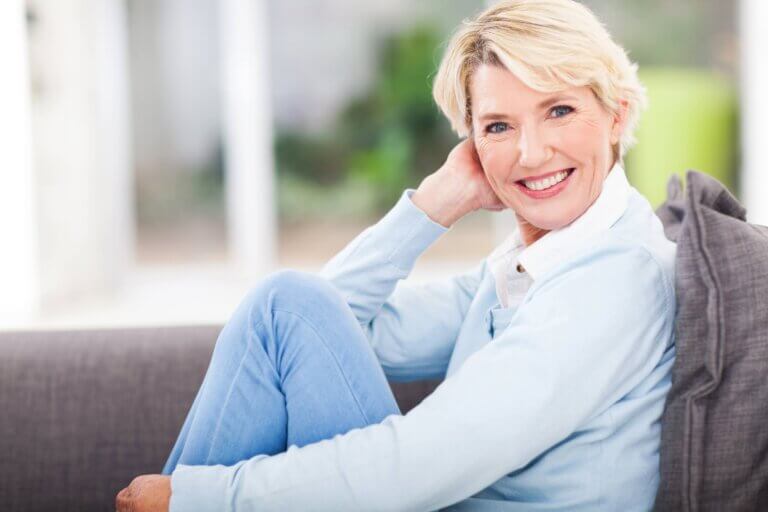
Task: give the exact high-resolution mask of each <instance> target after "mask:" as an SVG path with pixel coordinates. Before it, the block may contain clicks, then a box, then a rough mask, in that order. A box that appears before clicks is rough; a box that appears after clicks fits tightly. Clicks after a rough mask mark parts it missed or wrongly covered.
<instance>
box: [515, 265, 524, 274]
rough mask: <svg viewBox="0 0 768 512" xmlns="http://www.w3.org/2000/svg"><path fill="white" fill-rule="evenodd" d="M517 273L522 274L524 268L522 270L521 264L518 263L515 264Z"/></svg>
mask: <svg viewBox="0 0 768 512" xmlns="http://www.w3.org/2000/svg"><path fill="white" fill-rule="evenodd" d="M517 271H518V272H520V273H521V274H522V273H523V272H525V268H523V266H522V265H521V264H519V263H518V264H517Z"/></svg>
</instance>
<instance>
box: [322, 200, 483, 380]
mask: <svg viewBox="0 0 768 512" xmlns="http://www.w3.org/2000/svg"><path fill="white" fill-rule="evenodd" d="M413 192H414V191H413V190H412V189H408V190H406V191H405V192H404V193H403V194H402V196H401V197H400V200H399V201H398V202H397V204H396V205H395V206H394V207H393V208H392V209H391V210H390V211H389V212H388V213H387V215H385V216H384V217H383V218H382V219H381V220H380V221H379V222H378V223H377V224H375V225H373V226H371V227H369V228H367V229H366V230H365V231H363V232H362V233H361V234H360V235H359V236H357V237H356V238H355V239H354V240H353V241H352V242H350V243H349V244H348V245H347V247H345V248H344V249H343V250H342V251H341V252H340V253H339V254H337V255H336V256H335V257H334V258H332V259H331V260H330V261H329V262H328V263H327V264H326V265H325V267H324V268H323V269H322V271H321V275H322V276H323V277H325V278H327V279H328V280H330V281H331V282H332V283H333V284H334V285H335V286H336V288H338V289H339V291H340V292H341V293H342V295H343V296H344V298H345V299H346V301H347V303H348V304H349V306H350V307H351V309H352V311H353V312H354V314H355V316H356V317H357V319H358V321H359V322H360V325H361V327H362V328H363V330H364V331H365V333H366V334H367V335H368V339H369V340H370V343H371V346H372V347H373V350H374V352H375V353H376V356H377V357H378V359H379V362H380V363H381V365H382V367H383V368H384V373H385V374H386V375H387V377H388V378H389V379H390V380H395V381H407V380H418V379H441V378H443V377H444V376H445V371H446V368H447V366H448V361H449V359H450V356H451V353H452V351H453V346H454V344H455V342H456V337H457V336H458V333H459V329H460V328H461V324H462V322H463V321H464V316H465V314H466V311H467V309H468V308H469V305H470V303H471V302H472V298H473V297H474V295H475V292H476V291H477V287H478V285H479V283H480V281H481V279H482V276H483V272H484V270H485V264H484V262H483V263H481V264H479V265H477V266H476V267H475V268H473V269H472V270H471V271H470V272H468V273H466V274H461V275H458V276H455V277H451V278H448V279H444V280H439V281H434V282H430V283H418V284H415V283H411V282H408V281H405V278H406V277H408V275H409V274H410V272H411V270H412V269H413V265H414V263H415V262H416V259H417V258H418V257H419V256H420V255H421V254H422V252H423V251H424V250H425V249H427V247H429V245H431V244H432V243H433V242H434V241H435V240H437V238H439V237H440V236H441V235H442V234H443V233H445V232H446V231H448V228H446V227H444V226H442V225H440V224H438V223H436V222H434V221H433V220H432V219H430V218H429V217H428V216H427V215H426V214H425V213H424V212H423V211H422V210H420V209H419V208H418V207H417V206H416V205H415V204H413V202H412V201H411V199H410V196H411V195H412V193H413Z"/></svg>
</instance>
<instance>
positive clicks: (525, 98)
mask: <svg viewBox="0 0 768 512" xmlns="http://www.w3.org/2000/svg"><path fill="white" fill-rule="evenodd" d="M469 92H470V97H471V102H472V106H473V112H474V114H475V115H476V116H478V118H479V117H481V116H484V115H487V114H489V113H492V112H510V111H525V110H540V109H543V108H547V107H548V106H551V104H552V103H553V102H556V101H558V100H565V99H568V100H569V101H580V100H583V99H585V98H586V97H587V96H589V92H590V89H589V87H586V86H582V87H575V86H572V85H568V84H561V87H557V88H555V87H553V88H552V90H549V91H542V90H537V89H533V88H531V87H529V86H528V85H526V84H525V83H524V82H523V81H522V80H520V79H519V78H518V77H517V76H515V74H514V73H512V72H511V71H509V70H508V69H506V68H504V67H501V66H493V65H486V64H484V65H481V66H479V67H478V68H477V69H476V70H475V72H474V73H472V77H471V78H470V91H469Z"/></svg>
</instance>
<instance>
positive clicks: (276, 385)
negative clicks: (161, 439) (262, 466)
mask: <svg viewBox="0 0 768 512" xmlns="http://www.w3.org/2000/svg"><path fill="white" fill-rule="evenodd" d="M390 414H400V410H399V408H398V407H397V403H396V402H395V399H394V396H393V395H392V392H391V390H390V388H389V384H388V383H387V380H386V377H385V376H384V372H383V370H382V368H381V365H380V364H379V362H378V360H377V359H376V356H375V354H374V353H373V350H372V349H371V347H370V345H369V343H368V340H367V339H366V337H365V334H364V333H363V331H362V329H361V328H360V325H359V323H358V322H357V319H356V318H355V316H354V315H353V313H352V311H351V310H350V308H349V306H348V305H347V303H346V302H345V301H344V299H343V298H342V297H341V296H340V294H339V293H338V291H337V290H336V289H335V288H334V287H333V285H331V284H330V283H329V282H327V281H326V280H324V279H322V278H320V277H318V276H315V275H312V274H307V273H302V272H296V271H290V270H284V271H280V272H277V273H275V274H272V275H271V276H269V277H267V278H266V279H265V280H263V281H261V282H260V283H259V284H258V285H257V286H256V287H255V288H254V290H252V291H251V292H250V293H249V294H248V296H247V297H246V298H245V299H244V300H243V302H242V303H241V304H240V305H239V306H238V308H237V309H236V311H235V313H234V314H233V315H232V317H231V318H230V320H229V321H228V322H227V324H226V325H225V326H224V328H223V329H222V331H221V333H220V334H219V338H218V340H217V341H216V347H215V349H214V352H213V357H212V358H211V363H210V365H209V367H208V371H207V373H206V376H205V379H204V380H203V384H202V386H201V387H200V390H199V391H198V394H197V396H196V397H195V400H194V402H193V405H192V407H191V409H190V411H189V414H188V416H187V419H186V421H185V422H184V425H183V427H182V429H181V432H180V434H179V437H178V439H177V441H176V444H175V446H174V448H173V450H172V451H171V454H170V456H169V458H168V461H167V462H166V464H165V467H164V469H163V473H164V474H170V473H172V472H173V470H174V468H175V467H176V465H177V464H195V465H212V464H225V465H231V464H234V463H235V462H237V461H240V460H244V459H248V458H251V457H253V456H254V455H258V454H268V455H274V454H276V453H280V452H283V451H285V450H286V449H287V447H288V446H290V445H294V444H295V445H297V446H303V445H305V444H308V443H312V442H315V441H319V440H321V439H328V438H331V437H333V436H334V435H336V434H340V433H345V432H347V431H348V430H350V429H352V428H356V427H363V426H365V425H369V424H372V423H379V422H381V421H382V420H383V419H384V418H385V417H387V416H389V415H390Z"/></svg>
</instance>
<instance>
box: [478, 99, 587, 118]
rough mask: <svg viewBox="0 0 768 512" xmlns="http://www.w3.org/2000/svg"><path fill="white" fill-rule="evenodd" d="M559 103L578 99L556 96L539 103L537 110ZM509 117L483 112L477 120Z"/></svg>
mask: <svg viewBox="0 0 768 512" xmlns="http://www.w3.org/2000/svg"><path fill="white" fill-rule="evenodd" d="M561 101H578V98H577V97H576V96H571V95H568V94H558V95H556V96H551V97H549V98H547V99H545V100H543V101H540V102H539V103H538V104H537V105H536V108H537V109H539V110H540V109H543V108H547V107H549V106H551V105H554V104H555V103H558V102H561ZM507 117H509V115H507V114H501V113H498V112H483V113H482V114H480V115H479V116H478V118H477V119H478V120H480V121H487V120H491V119H505V118H507Z"/></svg>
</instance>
